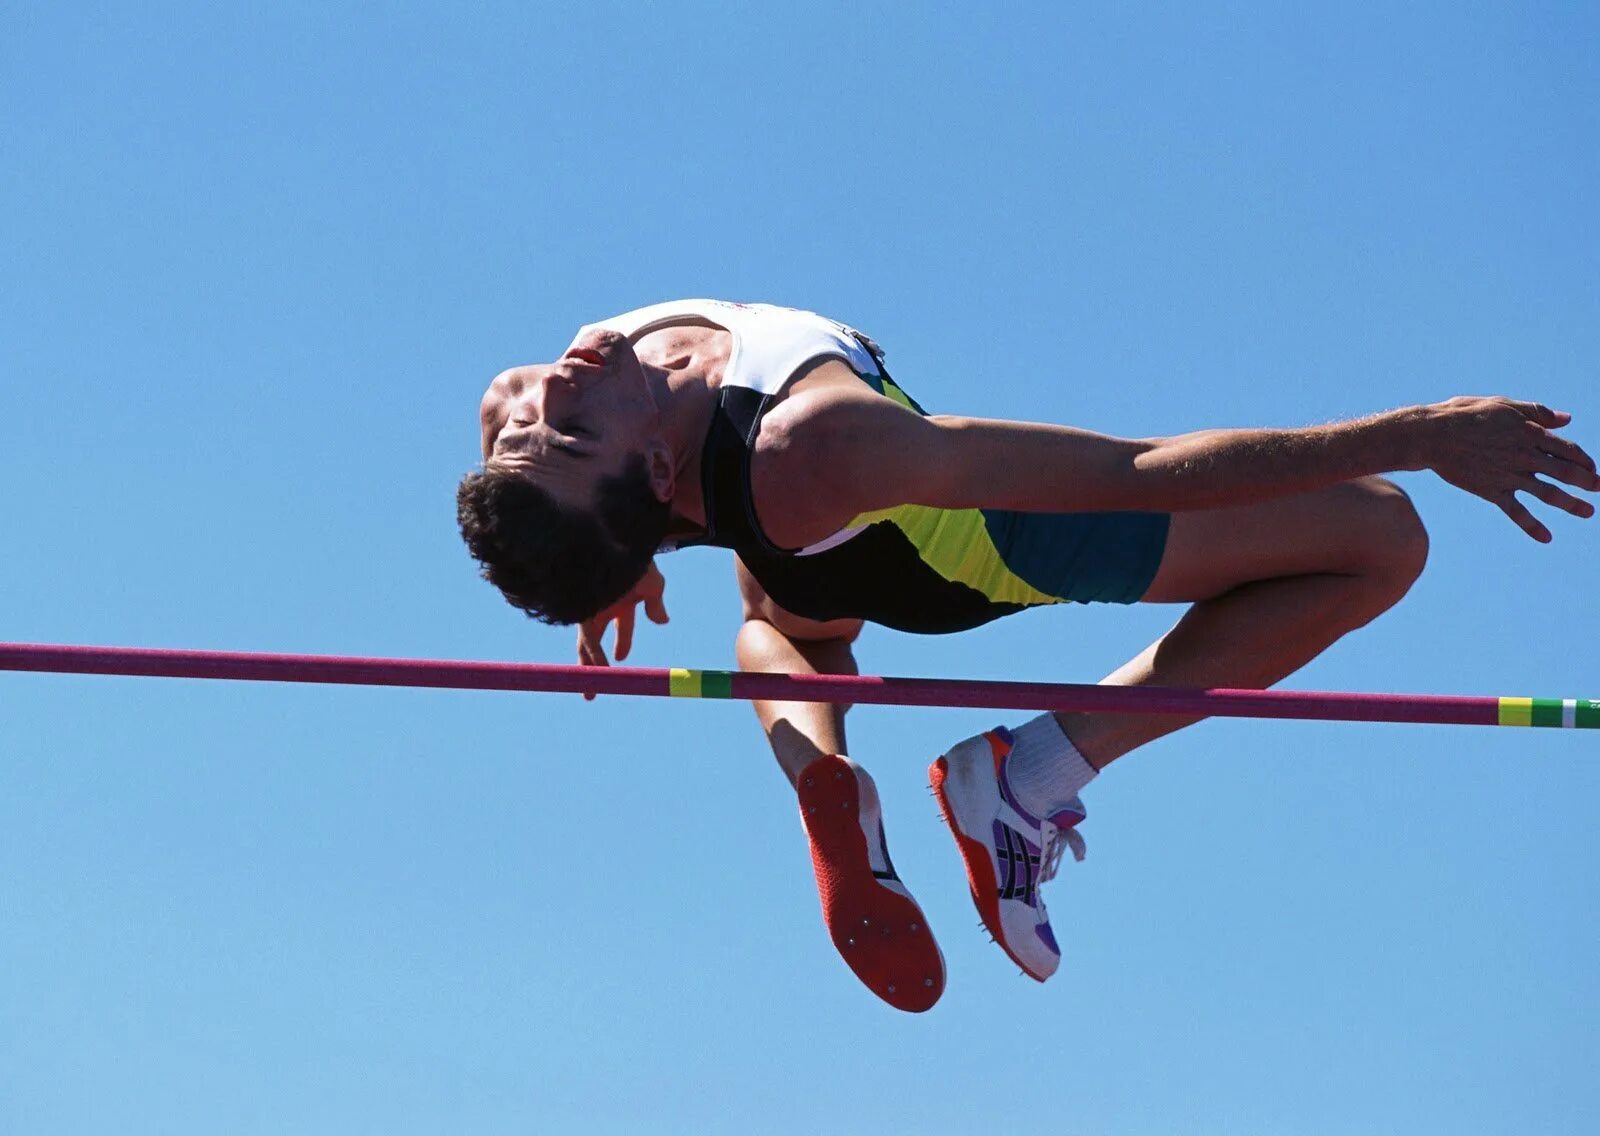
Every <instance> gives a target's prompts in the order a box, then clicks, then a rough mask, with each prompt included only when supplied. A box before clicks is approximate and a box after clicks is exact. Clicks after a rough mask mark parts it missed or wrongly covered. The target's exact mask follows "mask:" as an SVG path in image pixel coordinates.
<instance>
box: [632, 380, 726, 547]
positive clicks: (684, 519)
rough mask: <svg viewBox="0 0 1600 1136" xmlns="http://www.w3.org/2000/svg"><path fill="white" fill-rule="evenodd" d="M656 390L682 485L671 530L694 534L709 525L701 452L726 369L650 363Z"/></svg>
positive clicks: (675, 494) (680, 534) (675, 497)
mask: <svg viewBox="0 0 1600 1136" xmlns="http://www.w3.org/2000/svg"><path fill="white" fill-rule="evenodd" d="M644 368H645V375H646V377H647V378H648V380H649V382H650V390H651V394H652V395H654V397H655V400H656V405H657V406H658V407H660V408H661V432H662V435H663V437H664V438H665V439H666V442H667V446H668V448H669V449H671V451H672V467H673V474H674V480H675V483H676V489H675V490H674V492H673V495H672V529H671V531H670V533H669V535H672V536H677V537H683V536H693V535H697V534H698V533H700V532H703V531H704V529H705V523H706V515H705V498H704V495H703V494H702V492H701V489H700V453H701V451H702V450H703V449H704V448H705V441H706V432H707V431H708V430H709V429H710V428H711V415H712V414H713V412H714V411H715V409H716V400H717V390H718V385H719V381H720V379H721V377H722V376H721V372H720V371H719V372H718V373H717V374H715V375H711V374H708V373H707V372H706V371H705V370H703V369H701V368H697V367H694V366H687V367H663V366H656V365H653V364H650V363H645V364H644Z"/></svg>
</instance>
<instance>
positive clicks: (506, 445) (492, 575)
mask: <svg viewBox="0 0 1600 1136" xmlns="http://www.w3.org/2000/svg"><path fill="white" fill-rule="evenodd" d="M480 416H481V419H482V424H483V453H484V467H483V469H482V471H480V472H475V473H469V474H467V476H466V477H464V478H462V480H461V485H460V487H459V488H458V489H457V491H456V518H457V520H458V521H459V522H460V525H461V535H462V537H463V538H464V539H465V540H466V542H467V548H468V549H469V550H470V551H471V552H472V555H473V556H474V557H476V558H477V559H478V561H479V563H480V564H481V565H482V567H483V575H484V578H485V579H487V580H488V581H489V582H490V583H492V584H494V585H495V587H497V588H499V589H500V591H501V592H502V593H504V595H505V597H506V599H507V600H508V601H509V602H510V603H511V604H513V605H514V606H516V607H519V608H521V609H522V610H523V611H525V612H527V613H528V614H529V615H531V616H533V617H535V618H537V619H542V620H544V621H545V622H547V623H577V622H580V621H582V620H585V619H588V618H590V617H591V616H593V615H594V614H595V613H597V612H599V611H600V610H601V609H602V608H605V607H607V606H608V605H610V604H611V603H613V602H615V601H616V600H617V599H618V598H619V597H621V596H622V595H623V593H625V592H626V591H627V590H628V589H629V588H631V587H632V586H633V585H634V584H635V583H637V582H638V580H639V578H640V577H641V576H643V575H644V571H645V569H646V568H647V567H649V564H650V558H651V556H653V555H654V554H655V551H656V549H657V548H658V547H659V546H660V544H661V540H662V537H663V536H664V535H665V534H666V531H667V523H668V520H669V517H670V515H671V506H670V502H671V501H672V493H673V489H674V485H675V482H674V466H673V461H672V451H671V449H670V447H668V445H667V442H666V439H665V437H664V435H663V433H662V429H661V412H660V409H659V408H658V406H657V405H656V400H655V396H654V394H653V393H652V389H651V384H650V381H649V378H648V376H647V374H646V372H645V369H644V368H643V367H642V366H641V365H640V363H639V358H638V356H637V355H635V354H634V352H633V347H632V346H631V345H630V344H629V343H628V341H627V339H626V338H624V337H623V336H621V335H618V334H617V333H615V332H609V331H588V332H584V333H581V334H580V335H579V336H578V338H577V340H575V341H574V342H573V344H572V346H571V347H569V348H568V349H567V351H566V353H565V354H564V355H562V357H561V358H560V359H558V360H556V362H554V363H544V364H532V365H529V366H524V367H513V368H511V369H510V370H508V371H504V372H502V373H501V374H499V375H497V376H496V377H495V380H494V382H492V383H491V384H490V385H489V390H488V392H487V393H486V394H485V395H484V396H483V404H482V407H481V408H480Z"/></svg>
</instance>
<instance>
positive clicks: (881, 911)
mask: <svg viewBox="0 0 1600 1136" xmlns="http://www.w3.org/2000/svg"><path fill="white" fill-rule="evenodd" d="M807 781H809V782H810V784H807ZM798 789H799V795H800V819H801V821H802V822H803V823H804V824H805V829H806V836H807V837H809V838H810V841H811V864H812V867H813V868H815V869H816V873H817V893H818V895H819V896H820V897H821V899H822V920H823V922H824V923H825V924H826V925H827V927H828V935H829V937H830V938H832V939H833V945H834V946H835V947H836V948H837V949H838V951H839V954H840V955H841V956H843V958H844V961H845V963H846V965H848V966H849V967H850V969H851V970H852V971H854V972H855V976H856V977H857V978H859V979H860V980H861V981H862V983H863V984H864V985H865V986H866V987H867V989H868V990H871V991H872V992H873V993H874V994H876V995H877V996H878V997H880V998H882V999H883V1000H884V1001H885V1002H887V1003H889V1005H891V1006H893V1007H894V1008H895V1009H897V1010H905V1011H906V1012H907V1013H912V1014H919V1013H922V1012H923V1011H924V1010H928V1009H931V1008H932V1007H933V1004H934V1003H935V1002H937V1001H938V1000H939V998H940V996H941V995H942V994H943V993H944V956H943V955H942V954H941V953H940V952H939V944H938V943H937V942H936V941H935V940H934V937H933V933H932V932H931V931H930V930H929V929H928V922H927V919H926V918H925V917H924V916H923V914H922V909H921V908H920V907H918V906H917V902H916V900H914V899H912V898H911V897H910V896H906V895H901V894H900V893H899V892H896V891H892V890H891V889H889V888H887V887H885V886H884V885H883V884H882V883H880V882H879V881H878V879H877V877H876V876H874V875H873V874H872V860H871V858H870V856H869V855H868V850H867V836H866V833H864V832H862V830H861V819H860V818H861V786H860V783H859V782H857V780H856V776H855V771H854V770H853V769H851V768H850V765H849V764H848V763H847V762H845V761H843V760H840V759H839V758H836V757H835V758H820V759H818V760H817V761H815V762H813V763H812V764H811V765H809V766H807V767H806V770H805V775H803V776H802V777H801V779H800V785H799V786H798ZM901 886H904V885H901Z"/></svg>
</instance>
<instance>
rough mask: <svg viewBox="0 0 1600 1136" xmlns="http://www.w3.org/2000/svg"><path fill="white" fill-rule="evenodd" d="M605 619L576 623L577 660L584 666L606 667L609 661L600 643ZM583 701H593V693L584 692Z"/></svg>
mask: <svg viewBox="0 0 1600 1136" xmlns="http://www.w3.org/2000/svg"><path fill="white" fill-rule="evenodd" d="M605 626H606V625H605V621H603V620H602V621H598V622H591V623H581V624H579V625H578V662H579V663H581V664H583V665H584V666H586V667H608V666H610V665H611V663H610V661H609V660H607V659H606V649H605V647H604V646H602V645H601V642H600V637H601V635H602V634H604V632H605ZM583 700H584V701H585V702H593V701H594V695H593V694H592V693H585V694H584V696H583Z"/></svg>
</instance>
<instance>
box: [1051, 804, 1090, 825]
mask: <svg viewBox="0 0 1600 1136" xmlns="http://www.w3.org/2000/svg"><path fill="white" fill-rule="evenodd" d="M1088 815H1089V813H1088V810H1086V809H1082V808H1077V809H1071V808H1068V809H1062V810H1061V811H1060V812H1058V813H1056V814H1055V815H1054V816H1053V817H1051V818H1050V823H1051V824H1053V825H1055V826H1056V827H1057V828H1077V827H1078V825H1080V824H1082V823H1083V819H1084V818H1085V817H1087V816H1088Z"/></svg>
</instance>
